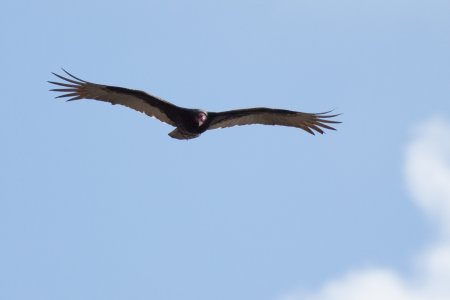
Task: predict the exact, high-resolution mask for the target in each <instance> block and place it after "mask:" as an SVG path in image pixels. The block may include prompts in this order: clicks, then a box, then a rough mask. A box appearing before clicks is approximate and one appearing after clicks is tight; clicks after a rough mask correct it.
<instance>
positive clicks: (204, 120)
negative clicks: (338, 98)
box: [49, 69, 341, 140]
mask: <svg viewBox="0 0 450 300" xmlns="http://www.w3.org/2000/svg"><path fill="white" fill-rule="evenodd" d="M63 71H64V72H65V73H66V74H67V75H68V77H63V76H61V75H58V74H55V73H52V74H53V75H55V76H56V77H58V78H59V79H61V80H63V82H55V81H49V83H52V84H55V85H58V86H61V87H62V88H56V89H51V90H50V91H55V92H63V93H64V94H62V95H60V96H57V97H56V98H64V97H69V99H68V100H67V101H73V100H79V99H95V100H99V101H104V102H109V103H111V104H113V105H114V104H121V105H124V106H127V107H129V108H132V109H134V110H137V111H140V112H142V113H144V114H146V115H148V116H150V117H155V118H157V119H158V120H160V121H162V122H165V123H167V124H169V125H172V126H174V127H175V130H173V131H172V132H170V133H169V136H171V137H172V138H175V139H179V140H188V139H193V138H196V137H198V136H200V135H201V134H202V133H203V132H205V131H206V130H209V129H216V128H225V127H231V126H235V125H250V124H263V125H281V126H290V127H297V128H300V129H303V130H305V131H306V132H308V133H311V134H314V132H318V133H321V134H323V133H324V131H323V129H331V130H335V129H334V128H333V127H332V126H331V124H336V123H341V122H338V121H332V120H330V118H333V117H336V116H338V114H335V115H330V114H329V113H330V112H325V113H316V114H314V113H303V112H296V111H290V110H284V109H271V108H265V107H258V108H247V109H236V110H229V111H223V112H210V111H204V110H200V109H188V108H184V107H179V106H176V105H174V104H172V103H169V102H167V101H165V100H162V99H160V98H157V97H155V96H153V95H150V94H147V93H145V92H143V91H139V90H132V89H127V88H122V87H117V86H109V85H101V84H95V83H91V82H88V81H84V80H82V79H79V78H77V77H75V76H73V75H72V74H70V73H69V72H67V71H66V70H64V69H63Z"/></svg>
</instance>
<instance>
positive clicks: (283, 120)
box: [208, 107, 341, 134]
mask: <svg viewBox="0 0 450 300" xmlns="http://www.w3.org/2000/svg"><path fill="white" fill-rule="evenodd" d="M329 113H330V112H325V113H317V114H312V113H303V112H296V111H290V110H284V109H272V108H265V107H259V108H249V109H237V110H230V111H224V112H219V113H214V112H211V113H209V114H208V116H209V118H210V126H209V129H216V128H225V127H231V126H236V125H250V124H262V125H281V126H290V127H297V128H300V129H303V130H305V131H306V132H308V133H311V134H315V133H314V132H318V133H321V134H323V133H324V131H323V130H324V129H330V130H336V129H335V128H333V127H332V126H331V125H330V124H337V123H341V122H338V121H332V120H330V118H333V117H336V116H339V114H335V115H330V114H329Z"/></svg>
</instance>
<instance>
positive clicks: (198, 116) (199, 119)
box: [195, 110, 208, 127]
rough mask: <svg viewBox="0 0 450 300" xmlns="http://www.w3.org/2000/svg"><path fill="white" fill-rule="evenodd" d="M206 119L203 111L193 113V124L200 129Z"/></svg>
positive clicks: (206, 114) (206, 116) (205, 113)
mask: <svg viewBox="0 0 450 300" xmlns="http://www.w3.org/2000/svg"><path fill="white" fill-rule="evenodd" d="M207 118H208V113H207V112H205V111H201V110H199V111H197V112H196V113H195V124H196V125H197V126H198V127H202V125H203V124H204V123H205V122H206V119H207Z"/></svg>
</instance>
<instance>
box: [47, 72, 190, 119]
mask: <svg viewBox="0 0 450 300" xmlns="http://www.w3.org/2000/svg"><path fill="white" fill-rule="evenodd" d="M63 71H64V72H65V73H66V74H67V75H68V76H70V77H63V76H61V75H58V74H55V73H53V75H55V76H56V77H58V78H60V79H62V80H64V81H63V82H55V81H49V83H52V84H55V85H58V86H60V87H61V88H55V89H51V90H50V91H55V92H63V93H64V94H62V95H60V96H57V97H56V98H66V97H68V98H69V99H68V100H67V101H73V100H80V99H93V100H99V101H104V102H109V103H111V104H120V105H124V106H126V107H129V108H132V109H134V110H137V111H139V112H142V113H144V114H146V115H148V116H151V117H155V118H157V119H158V120H160V121H162V122H165V123H167V124H170V125H172V126H176V118H177V115H178V114H179V112H180V111H181V110H182V108H181V107H178V106H176V105H173V104H171V103H169V102H167V101H165V100H162V99H159V98H157V97H155V96H152V95H150V94H147V93H145V92H143V91H138V90H131V89H126V88H122V87H116V86H108V85H101V84H95V83H91V82H88V81H84V80H81V79H79V78H77V77H75V76H73V75H72V74H70V73H69V72H67V71H66V70H64V69H63Z"/></svg>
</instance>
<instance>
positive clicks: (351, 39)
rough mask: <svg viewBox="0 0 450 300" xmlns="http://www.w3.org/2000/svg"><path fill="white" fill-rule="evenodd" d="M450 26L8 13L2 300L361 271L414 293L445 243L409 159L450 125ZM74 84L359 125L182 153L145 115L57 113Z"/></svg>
mask: <svg viewBox="0 0 450 300" xmlns="http://www.w3.org/2000/svg"><path fill="white" fill-rule="evenodd" d="M449 12H450V3H449V2H448V1H443V0H442V1H439V0H431V1H417V0H416V1H401V0H396V1H387V0H386V1H385V0H378V1H363V2H362V1H350V0H346V1H339V2H337V1H331V0H329V1H292V0H285V1H216V2H213V1H127V2H116V1H65V2H61V1H40V2H32V1H22V2H19V1H8V0H7V1H3V2H2V4H1V9H0V34H1V35H0V36H1V47H0V54H1V55H0V61H1V66H2V68H1V69H2V70H1V72H0V76H1V82H2V83H3V84H2V99H3V101H2V103H3V107H2V109H0V137H1V139H2V141H3V142H2V145H3V146H2V147H0V199H1V200H0V241H1V245H2V246H1V247H0V298H1V299H30V298H33V299H161V300H169V299H180V298H183V299H195V300H201V299H236V300H239V299H263V300H264V299H279V298H280V297H284V296H283V295H286V294H290V291H296V290H299V289H300V290H306V291H316V290H320V289H321V287H322V286H324V284H325V283H326V282H327V281H328V280H330V279H332V278H339V276H341V274H345V273H346V272H347V271H348V270H351V269H354V268H366V267H367V268H370V267H371V266H387V267H389V268H391V269H394V270H395V271H396V272H397V273H398V274H399V276H404V277H405V278H408V277H410V276H411V274H412V273H413V269H414V267H413V266H412V265H413V263H412V261H414V257H415V256H416V255H417V253H419V252H420V251H421V250H422V249H424V248H426V247H427V246H426V245H429V244H430V243H431V242H432V241H434V240H435V239H437V237H436V236H437V235H438V234H437V233H436V232H437V231H436V226H437V225H436V224H435V222H433V221H431V222H429V221H430V219H427V218H425V217H424V214H423V211H422V207H421V206H420V205H419V206H417V205H416V203H415V202H414V201H412V199H413V197H414V196H413V195H414V193H413V192H411V188H410V187H409V186H408V184H407V183H406V182H407V179H405V173H404V168H405V166H404V164H405V160H406V158H405V151H406V150H405V149H408V148H407V147H408V145H409V144H410V143H412V142H411V141H412V140H414V138H418V137H417V136H415V135H414V134H411V132H414V128H416V127H417V126H419V125H418V124H423V122H427V120H430V119H433V118H436V117H439V118H442V119H443V120H444V121H443V122H444V123H443V124H446V123H445V122H446V121H445V120H448V119H450V113H449V112H450V102H449V95H450V84H449V82H450V56H449V53H450V19H449V18H448V16H449ZM61 67H64V68H65V69H67V70H69V71H70V72H72V73H73V74H75V75H76V76H78V77H81V78H82V79H85V80H89V81H92V82H96V83H104V84H110V85H118V86H123V87H130V88H136V89H142V90H145V91H147V92H151V93H153V94H156V95H158V96H160V97H162V98H165V99H167V100H169V101H172V102H174V103H176V104H178V105H181V106H187V107H199V108H203V109H206V110H213V111H218V110H227V109H232V108H240V107H252V106H268V107H279V108H286V109H292V110H300V111H306V112H322V111H326V110H329V109H336V112H339V113H343V115H342V116H341V117H340V120H342V121H343V124H341V125H339V126H338V131H337V132H330V133H327V134H325V135H324V136H314V137H313V136H310V135H307V134H305V133H303V132H301V131H299V130H295V129H292V128H280V127H268V126H265V127H263V126H246V127H240V128H230V129H224V130H214V131H210V132H206V133H205V134H203V135H202V137H201V138H199V139H195V140H191V141H188V142H185V141H177V140H173V139H171V138H169V137H168V136H167V133H168V132H169V131H171V128H170V127H169V126H167V125H165V124H162V123H160V122H157V121H155V120H153V119H150V118H148V117H146V116H145V115H142V114H139V113H136V112H134V111H132V110H130V109H126V108H123V107H112V106H111V105H106V104H104V103H96V102H93V101H84V102H83V101H79V102H75V103H65V102H64V101H60V100H55V99H53V97H54V95H53V94H52V93H50V92H49V91H48V89H49V88H50V86H49V84H48V83H47V82H46V81H47V80H53V79H54V78H53V77H52V75H51V74H50V72H60V68H61ZM444 127H445V126H444ZM433 145H434V144H433ZM449 201H450V200H449ZM431 219H433V215H432V216H431ZM289 297H290V296H289ZM293 297H295V296H293Z"/></svg>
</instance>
